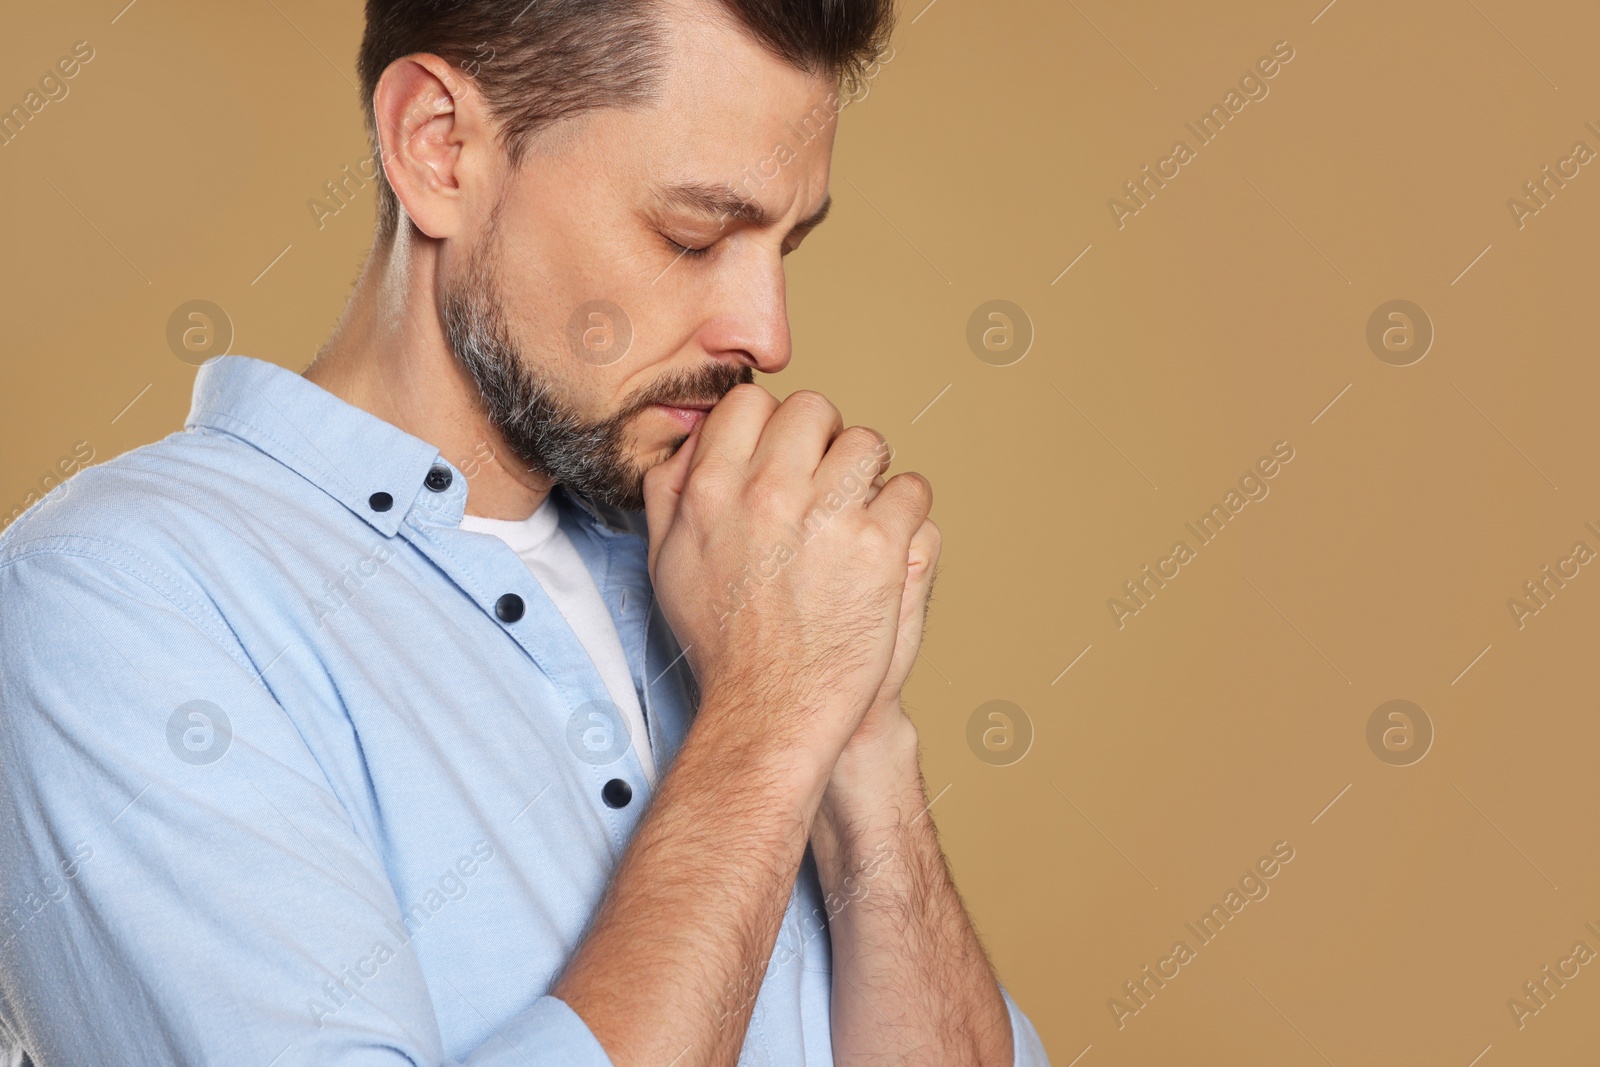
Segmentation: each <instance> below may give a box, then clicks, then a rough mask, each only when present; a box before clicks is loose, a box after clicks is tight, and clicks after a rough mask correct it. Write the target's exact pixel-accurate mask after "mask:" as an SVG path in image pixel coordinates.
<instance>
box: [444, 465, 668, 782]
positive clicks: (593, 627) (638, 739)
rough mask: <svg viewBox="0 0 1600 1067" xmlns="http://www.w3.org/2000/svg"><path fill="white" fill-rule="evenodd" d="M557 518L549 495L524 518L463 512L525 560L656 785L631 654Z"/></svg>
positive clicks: (467, 526)
mask: <svg viewBox="0 0 1600 1067" xmlns="http://www.w3.org/2000/svg"><path fill="white" fill-rule="evenodd" d="M559 518H560V515H559V513H558V512H557V510H556V506H555V498H554V496H547V497H545V500H544V503H542V504H540V505H539V506H538V507H537V508H535V509H534V512H533V514H532V515H529V516H528V517H527V518H526V519H485V518H480V517H479V516H477V515H463V516H462V518H461V528H462V529H463V530H469V531H471V532H473V533H485V534H491V535H493V536H495V537H498V538H500V540H502V541H504V542H505V543H506V544H508V545H510V546H511V549H512V551H514V552H516V554H517V555H518V556H519V557H520V558H521V559H522V562H523V563H525V564H527V566H528V570H530V571H532V572H533V576H534V578H535V579H537V580H538V582H539V584H540V585H541V586H542V587H543V588H544V591H545V592H546V593H547V594H549V596H550V599H551V600H552V601H554V602H555V605H556V608H557V609H558V610H560V612H561V615H562V617H563V618H565V619H566V620H567V625H568V626H570V627H572V632H573V633H574V634H576V635H577V637H578V640H579V641H580V642H581V643H582V644H583V647H584V651H586V652H588V653H589V659H590V660H591V661H593V663H594V665H595V669H596V670H598V671H599V672H600V678H601V680H602V681H604V682H605V686H606V692H607V693H608V694H609V695H610V697H611V702H612V703H613V704H615V705H616V706H617V710H618V711H619V712H620V713H621V714H622V721H623V722H624V723H626V724H627V727H628V734H629V736H630V737H631V738H632V739H633V749H634V751H635V752H637V753H638V754H639V762H640V763H641V764H643V765H644V773H645V776H646V777H647V778H648V779H649V780H650V781H651V782H652V783H653V782H654V781H655V779H656V769H655V760H654V758H653V757H652V756H651V752H650V737H649V734H648V733H647V732H646V730H645V722H644V713H643V712H642V711H641V710H640V708H639V694H638V693H637V692H635V690H634V688H633V675H632V673H631V672H630V671H629V670H628V657H627V655H626V654H625V653H624V652H623V651H622V639H621V638H620V637H618V636H617V624H616V621H615V620H613V619H612V617H611V612H610V611H609V610H608V609H607V608H606V605H605V601H604V600H602V599H600V588H599V587H598V586H597V585H595V583H594V576H593V575H591V574H590V573H589V568H588V567H586V566H584V564H583V558H582V557H581V556H579V555H578V550H577V549H576V548H573V547H572V541H571V539H569V538H568V537H567V535H566V532H565V531H564V530H562V529H561V526H560V524H559Z"/></svg>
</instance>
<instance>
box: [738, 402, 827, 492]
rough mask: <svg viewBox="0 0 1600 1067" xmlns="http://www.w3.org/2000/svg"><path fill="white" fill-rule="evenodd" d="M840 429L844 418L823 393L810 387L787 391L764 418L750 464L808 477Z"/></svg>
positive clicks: (815, 468)
mask: <svg viewBox="0 0 1600 1067" xmlns="http://www.w3.org/2000/svg"><path fill="white" fill-rule="evenodd" d="M842 429H844V418H843V417H842V416H841V415H840V414H839V409H838V408H837V407H835V406H834V405H833V402H832V401H831V400H829V399H828V398H827V397H825V396H823V395H822V394H821V393H818V392H815V391H814V390H811V389H801V390H798V391H796V392H793V393H790V394H789V395H788V396H787V397H786V398H784V401H783V403H781V404H779V405H778V410H777V411H775V412H773V413H772V418H770V419H768V420H767V425H766V428H765V429H763V430H762V431H761V440H760V442H759V443H758V444H757V445H756V451H755V455H754V456H752V457H751V464H752V465H753V466H756V467H763V468H767V469H770V470H783V471H789V472H792V473H795V474H798V475H801V476H803V477H805V478H810V477H811V476H812V475H813V474H815V473H816V471H817V467H818V465H819V464H821V462H822V457H823V455H824V454H825V453H826V452H827V451H828V445H830V444H831V443H832V442H833V439H834V438H835V437H837V436H838V435H839V431H840V430H842Z"/></svg>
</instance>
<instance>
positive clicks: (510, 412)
mask: <svg viewBox="0 0 1600 1067" xmlns="http://www.w3.org/2000/svg"><path fill="white" fill-rule="evenodd" d="M494 240H495V239H494V238H493V237H492V236H491V237H490V239H489V241H490V243H493V241H494ZM496 281H497V279H496V275H495V271H494V267H493V264H492V263H491V261H490V256H489V255H488V254H487V253H485V254H482V255H474V256H473V259H472V262H471V264H470V265H469V266H468V269H467V272H466V276H465V278H463V279H462V281H461V282H460V284H458V285H454V286H451V288H450V289H449V291H448V292H447V293H446V296H445V301H444V309H443V318H444V328H445V337H446V339H447V340H448V342H449V344H450V347H451V349H452V350H453V351H454V352H455V356H456V359H458V360H460V362H461V365H462V366H463V367H465V368H466V369H467V372H468V373H469V374H471V375H472V380H473V381H474V382H475V383H476V384H477V387H478V394H479V396H480V397H481V398H482V400H483V406H484V411H485V413H486V414H487V415H488V418H489V421H490V423H491V424H493V426H494V427H495V429H497V430H498V431H499V432H500V433H501V435H502V436H504V438H505V440H506V443H507V445H508V446H509V447H510V449H511V451H512V452H513V453H515V455H516V456H517V458H518V459H520V460H521V461H522V462H523V463H524V464H525V465H526V466H527V467H528V469H529V470H532V471H536V472H538V473H540V474H543V475H545V476H547V477H549V478H550V479H551V480H553V481H555V482H558V483H559V484H561V485H564V486H567V487H568V488H569V489H572V490H575V491H576V492H578V493H580V494H582V495H584V496H586V497H589V498H590V499H592V500H594V501H596V502H598V503H602V504H607V505H610V506H612V507H619V508H622V509H624V510H627V511H640V510H642V509H643V508H644V476H645V472H646V471H647V470H648V468H649V463H648V461H641V460H638V459H636V458H634V456H633V454H632V449H631V448H630V435H629V432H628V424H629V423H630V422H632V421H633V420H634V418H635V417H636V416H637V415H638V414H639V413H640V412H642V411H644V410H645V409H646V408H648V407H649V406H650V405H652V404H663V403H674V402H677V403H682V404H696V403H706V402H712V401H715V400H717V399H720V398H721V397H722V396H723V395H724V394H726V393H727V392H728V390H730V389H732V388H733V387H734V386H735V385H738V384H740V383H741V382H750V381H754V379H755V374H754V371H753V370H752V369H751V368H750V367H749V366H748V365H744V364H735V363H730V362H728V361H726V360H708V361H707V362H706V363H704V364H703V365H702V366H700V367H698V368H696V369H695V370H694V371H690V372H684V373H679V374H673V375H667V376H663V377H662V378H659V379H657V380H656V381H655V382H653V383H651V384H650V385H649V386H647V387H646V388H644V389H642V390H640V391H639V392H638V393H636V394H635V395H634V396H632V397H629V398H628V399H627V400H625V401H624V402H623V405H622V409H621V410H620V411H618V412H617V413H616V414H615V415H612V416H610V417H609V418H606V419H602V420H599V421H590V420H586V419H584V418H583V417H582V416H580V415H579V414H578V412H577V411H576V410H575V408H574V407H573V405H572V404H570V403H568V402H566V400H564V399H563V398H562V397H561V396H559V395H558V394H557V392H556V389H555V387H554V386H553V385H552V384H551V382H550V381H548V380H546V379H544V378H541V377H540V376H539V374H538V373H537V372H536V371H535V370H534V368H533V364H532V363H531V362H530V361H528V360H526V359H524V358H523V356H522V349H521V346H519V345H518V344H517V342H516V340H515V339H514V338H513V337H512V335H511V330H510V328H509V325H508V323H507V321H506V315H505V309H504V306H503V305H502V304H501V302H500V297H499V288H498V286H497V285H496ZM555 350H556V351H561V349H560V348H556V349H555ZM624 358H626V357H624ZM686 439H687V435H683V436H680V437H678V438H677V439H676V440H675V441H673V442H672V445H671V446H670V448H669V449H668V452H667V454H668V455H671V453H673V452H676V451H677V450H678V448H679V447H680V446H681V445H682V444H683V442H684V441H685V440H686ZM662 458H665V457H662Z"/></svg>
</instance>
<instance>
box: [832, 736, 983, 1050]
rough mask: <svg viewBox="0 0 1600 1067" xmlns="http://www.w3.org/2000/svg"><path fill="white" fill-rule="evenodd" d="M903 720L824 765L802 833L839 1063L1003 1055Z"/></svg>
mask: <svg viewBox="0 0 1600 1067" xmlns="http://www.w3.org/2000/svg"><path fill="white" fill-rule="evenodd" d="M927 803H928V801H927V796H926V791H925V789H924V788H923V783H922V775H921V772H920V770H919V768H918V765H917V753H916V735H915V730H914V728H912V727H911V725H910V722H909V720H906V721H904V723H903V725H902V726H901V727H899V728H898V729H897V731H896V736H894V737H893V738H886V739H882V740H881V741H880V743H879V744H878V746H877V748H876V750H875V751H873V752H871V753H865V754H852V753H850V752H848V751H847V752H846V755H845V757H844V758H843V759H841V761H840V762H839V764H838V765H837V766H836V767H835V770H834V774H833V778H832V781H831V782H830V784H829V787H828V790H827V793H826V794H825V796H824V799H823V802H822V804H821V807H820V809H819V812H818V817H817V820H816V824H815V826H814V828H813V833H812V851H813V854H814V855H815V857H816V860H817V869H818V873H819V875H820V877H821V880H822V888H823V891H824V893H825V894H826V895H827V896H826V899H827V900H828V901H829V902H830V903H829V914H830V916H831V918H830V922H829V931H830V935H831V938H832V945H833V1005H832V1014H833V1051H834V1058H835V1059H836V1060H837V1061H838V1062H839V1063H840V1064H841V1065H853V1064H879V1063H884V1064H887V1063H906V1064H946V1063H950V1064H954V1063H960V1064H984V1065H991V1064H993V1065H1009V1064H1010V1063H1011V1062H1012V1055H1013V1053H1012V1046H1011V1023H1010V1017H1009V1014H1008V1013H1007V1011H1006V1006H1005V1001H1004V999H1003V998H1002V997H1001V995H1000V990H999V986H998V985H997V983H996V981H995V977H994V972H993V970H992V969H991V968H990V966H989V961H988V959H987V957H986V956H985V955H984V952H983V947H982V946H981V945H980V944H979V942H978V938H977V934H976V933H975V932H974V930H973V928H972V923H971V921H970V920H969V919H968V917H967V914H966V909H965V908H964V907H963V905H962V903H961V898H960V896H959V895H958V894H957V893H956V889H955V885H954V883H953V882H952V880H951V878H950V872H949V868H948V866H947V865H946V863H945V859H944V854H943V853H942V852H941V850H940V848H939V841H938V837H937V834H936V833H935V831H934V827H933V820H932V818H931V816H929V815H928V814H927Z"/></svg>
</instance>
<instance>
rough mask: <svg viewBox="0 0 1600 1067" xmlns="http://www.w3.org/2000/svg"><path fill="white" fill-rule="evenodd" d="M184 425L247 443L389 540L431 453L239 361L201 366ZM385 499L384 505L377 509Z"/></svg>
mask: <svg viewBox="0 0 1600 1067" xmlns="http://www.w3.org/2000/svg"><path fill="white" fill-rule="evenodd" d="M184 426H185V427H186V428H205V429H211V430H217V431H220V432H222V433H226V434H229V435H230V436H233V437H236V438H238V439H240V440H242V441H244V442H246V443H247V444H250V445H253V446H254V447H256V448H257V449H259V450H261V451H262V452H263V453H265V454H266V455H268V456H271V457H272V458H273V459H275V460H277V461H278V462H280V463H282V464H283V465H284V466H286V467H288V468H289V469H290V470H292V471H294V472H295V473H296V474H298V475H300V476H301V477H302V478H305V479H306V480H307V481H308V482H310V483H312V484H313V485H315V486H316V487H317V488H319V489H321V490H322V491H323V492H325V493H327V494H328V495H329V496H331V497H333V498H334V499H336V500H338V501H339V502H340V503H341V504H343V505H344V506H345V507H347V508H349V509H350V510H351V511H353V512H355V513H356V514H357V515H359V516H361V518H363V519H365V520H366V521H367V522H369V523H370V524H372V526H373V527H374V528H376V529H377V530H378V531H379V532H380V533H382V534H383V535H384V536H385V537H392V536H394V534H395V533H396V532H397V531H398V530H399V529H400V525H401V524H402V523H403V522H404V521H405V517H406V514H407V512H409V511H410V510H411V505H412V504H413V503H414V502H415V501H416V498H417V495H418V494H419V493H421V492H422V490H423V481H424V479H425V478H426V477H427V475H428V471H429V469H430V468H431V467H433V466H434V465H435V464H436V463H438V462H439V450H438V449H437V448H435V447H434V446H432V445H430V444H428V443H427V442H426V441H424V440H422V439H421V438H418V437H413V436H412V435H411V434H408V433H406V432H405V431H404V430H402V429H400V428H399V427H398V426H395V425H393V424H392V423H388V422H385V421H384V420H382V419H380V418H378V417H377V416H376V415H373V414H370V413H369V412H366V411H363V410H361V409H360V408H358V407H356V406H355V405H354V404H349V403H346V402H345V401H343V400H341V399H339V398H338V397H336V396H334V395H333V394H332V393H330V392H328V391H327V390H326V389H323V388H322V387H321V386H319V385H317V384H316V383H315V382H312V381H311V380H309V379H308V378H306V377H304V376H303V375H299V374H296V373H295V372H294V371H291V370H287V369H285V368H283V367H280V366H278V365H277V364H274V363H268V362H266V361H264V360H259V359H251V358H248V357H246V356H219V357H217V358H215V359H211V360H208V361H206V363H205V364H204V365H203V366H202V367H201V368H200V372H199V374H197V375H196V376H195V382H194V399H193V402H192V404H191V406H190V409H189V417H188V418H187V419H186V420H185V421H184ZM383 494H387V496H388V501H387V503H388V507H387V508H383V510H379V508H381V507H382V506H383V504H384V503H385V501H384V499H383Z"/></svg>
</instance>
